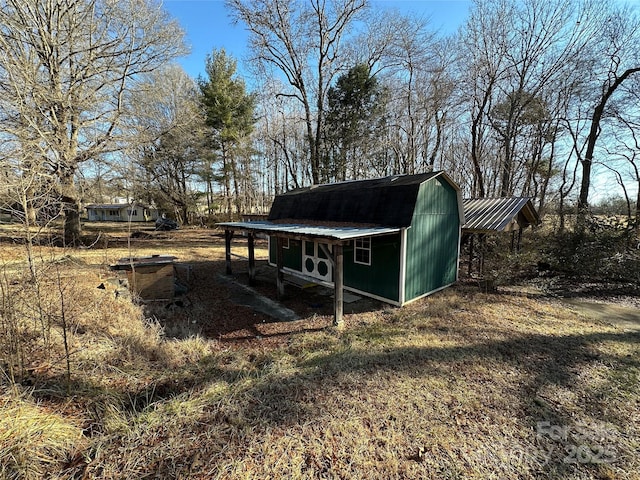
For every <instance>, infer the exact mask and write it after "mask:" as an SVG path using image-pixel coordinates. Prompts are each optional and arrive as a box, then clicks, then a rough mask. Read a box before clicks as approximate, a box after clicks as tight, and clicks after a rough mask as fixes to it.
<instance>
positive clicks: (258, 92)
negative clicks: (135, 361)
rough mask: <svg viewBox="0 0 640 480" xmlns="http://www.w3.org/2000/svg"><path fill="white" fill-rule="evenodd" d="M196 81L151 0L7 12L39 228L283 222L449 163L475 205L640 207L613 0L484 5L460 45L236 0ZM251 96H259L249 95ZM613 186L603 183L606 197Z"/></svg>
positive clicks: (638, 65)
mask: <svg viewBox="0 0 640 480" xmlns="http://www.w3.org/2000/svg"><path fill="white" fill-rule="evenodd" d="M226 5H227V8H228V10H229V13H230V15H231V17H232V18H233V19H234V20H235V21H238V22H240V23H242V24H243V25H244V26H246V28H247V29H248V31H249V33H250V52H251V63H250V68H251V78H245V79H243V78H241V77H240V76H239V75H238V73H237V64H236V60H235V59H233V58H231V57H229V56H228V55H227V54H226V52H225V51H224V49H216V50H213V51H212V53H211V54H210V55H209V56H208V57H207V59H206V60H205V71H206V75H204V76H203V77H202V78H198V79H192V78H189V77H188V76H187V75H186V74H185V73H184V71H182V70H181V69H180V68H179V67H177V66H175V64H173V63H172V61H173V60H174V59H175V58H177V56H179V55H181V54H183V53H184V52H185V48H184V45H183V40H182V37H183V34H182V32H181V30H180V28H179V26H178V25H177V24H176V23H175V21H173V20H172V19H171V18H169V17H168V16H167V14H166V13H165V12H164V11H163V9H162V8H161V6H160V5H159V4H156V3H155V2H153V1H152V0H125V1H118V2H112V1H110V0H26V1H25V0H21V1H19V2H18V1H16V0H0V51H1V53H0V89H1V93H2V94H1V95H0V116H1V117H0V118H1V123H0V125H1V126H0V136H1V137H2V142H1V145H2V146H0V174H1V175H2V177H3V184H4V186H3V188H2V189H0V195H1V196H2V202H3V204H4V205H5V206H6V207H7V208H9V207H10V208H11V209H13V211H19V212H22V215H23V218H24V220H25V222H27V223H31V224H32V223H35V222H37V221H42V218H43V217H46V218H49V217H56V215H61V216H62V217H64V219H65V222H64V223H65V237H66V240H67V242H70V243H75V242H76V241H77V238H78V237H79V235H80V223H79V208H80V205H81V203H88V202H91V201H97V202H100V201H106V200H108V197H109V196H116V195H117V196H127V197H129V198H130V199H132V200H137V201H140V202H145V203H155V204H157V205H158V206H160V207H161V209H162V210H164V211H165V212H167V213H168V214H170V215H171V216H175V217H176V218H177V219H178V220H179V221H180V222H183V223H184V222H189V221H193V220H194V218H196V217H197V216H199V215H217V216H219V217H220V216H232V215H237V214H238V212H259V211H265V210H266V209H268V207H269V205H270V200H271V198H272V197H273V195H274V194H277V193H281V192H283V191H286V190H288V189H290V188H295V187H300V186H303V185H309V184H311V183H321V182H330V181H344V180H350V179H360V178H368V177H376V176H384V175H392V174H403V173H418V172H425V171H430V170H439V169H443V170H446V171H447V172H448V173H449V174H450V175H451V176H452V177H453V178H454V179H455V180H456V181H457V182H458V183H459V184H460V185H461V187H462V188H463V191H464V195H465V196H475V197H484V196H509V195H526V196H533V197H535V198H536V203H537V205H538V206H539V207H540V208H541V209H543V210H544V209H545V207H547V205H549V204H551V203H552V204H553V205H554V207H558V208H559V209H560V210H561V211H565V212H568V211H575V209H576V208H577V209H579V210H581V211H586V210H587V208H588V206H589V200H590V197H589V194H590V193H593V191H594V185H593V181H594V179H596V178H603V177H602V176H599V177H594V172H596V173H597V172H600V173H602V172H605V173H606V172H609V176H608V177H607V178H610V179H615V182H616V185H609V186H608V187H607V188H608V189H609V190H608V191H609V192H613V191H619V192H620V193H622V194H624V195H625V197H626V199H627V206H628V212H629V214H630V215H631V214H633V213H635V214H637V213H638V208H639V207H640V194H637V193H636V192H637V191H638V190H639V189H638V186H639V185H640V173H639V172H640V169H639V167H640V165H639V164H640V158H639V152H640V138H639V135H640V133H639V130H638V128H639V127H640V109H639V108H638V105H639V102H638V100H639V98H638V92H639V91H640V89H639V88H638V87H639V86H640V84H639V82H640V17H639V15H638V13H637V11H636V10H635V9H634V8H633V7H632V6H627V5H625V4H623V3H620V2H617V1H615V0H604V1H593V0H584V1H578V2H577V1H575V0H524V1H520V0H477V1H476V2H475V3H474V5H473V6H472V8H471V11H470V14H469V17H468V19H467V21H466V22H465V24H464V25H462V26H461V27H460V29H459V30H458V31H457V32H455V33H453V34H449V35H443V34H440V33H438V32H436V31H434V30H433V29H432V27H431V26H430V24H429V22H428V21H427V19H421V18H416V17H408V16H404V15H402V14H400V13H397V12H395V13H390V12H389V11H388V10H384V11H383V10H381V9H379V8H376V5H375V4H370V3H369V2H368V1H367V0H304V1H298V2H292V1H289V0H227V3H226ZM247 85H251V88H250V89H249V88H248V87H247ZM597 187H598V188H600V189H601V188H602V186H597Z"/></svg>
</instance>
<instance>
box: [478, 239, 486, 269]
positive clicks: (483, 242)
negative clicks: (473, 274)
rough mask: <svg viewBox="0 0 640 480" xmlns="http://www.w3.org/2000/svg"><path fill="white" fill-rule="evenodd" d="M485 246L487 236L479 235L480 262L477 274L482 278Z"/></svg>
mask: <svg viewBox="0 0 640 480" xmlns="http://www.w3.org/2000/svg"><path fill="white" fill-rule="evenodd" d="M486 246H487V235H486V234H484V233H483V234H482V235H480V262H479V264H478V274H479V275H480V276H481V277H482V276H483V275H484V252H485V250H486Z"/></svg>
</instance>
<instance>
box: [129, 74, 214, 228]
mask: <svg viewBox="0 0 640 480" xmlns="http://www.w3.org/2000/svg"><path fill="white" fill-rule="evenodd" d="M131 100H132V103H133V104H134V105H135V107H134V109H135V110H134V112H135V117H134V118H135V120H136V121H135V123H132V124H130V127H131V128H135V130H136V131H138V132H139V136H140V138H141V139H142V140H144V143H143V144H142V145H141V146H140V147H139V148H138V149H137V155H136V156H135V157H134V158H136V165H137V166H138V167H139V171H138V172H132V171H131V168H129V165H126V164H125V165H123V166H122V168H124V170H125V171H124V172H123V174H124V175H128V176H129V177H130V180H132V181H133V180H135V185H134V192H133V194H134V196H135V197H136V198H137V199H140V200H147V199H153V200H155V202H156V203H157V204H158V205H162V206H164V207H165V208H166V209H171V210H173V211H174V212H175V216H176V219H177V220H178V221H179V222H181V223H188V222H189V216H190V214H191V213H193V212H194V210H195V208H196V200H197V197H198V192H197V191H196V190H195V189H194V188H192V183H193V180H194V179H195V177H196V176H197V173H198V172H199V171H200V170H201V169H202V167H203V165H204V164H205V161H206V159H207V152H206V150H205V139H206V131H205V119H204V112H203V111H202V109H201V107H200V103H199V91H198V86H197V85H196V83H195V82H194V81H193V79H191V78H190V77H189V76H188V75H187V74H186V73H185V72H184V71H183V70H182V68H180V67H178V66H176V65H169V66H167V67H165V68H163V69H161V70H158V71H156V72H153V73H152V74H149V75H145V76H144V78H143V79H142V78H141V81H140V82H139V88H138V89H137V91H136V92H134V93H133V94H132V99H131ZM127 170H128V172H127Z"/></svg>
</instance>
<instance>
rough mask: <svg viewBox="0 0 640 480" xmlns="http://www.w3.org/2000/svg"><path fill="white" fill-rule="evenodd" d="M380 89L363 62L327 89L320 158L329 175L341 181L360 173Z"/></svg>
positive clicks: (378, 109)
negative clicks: (324, 149) (323, 147)
mask: <svg viewBox="0 0 640 480" xmlns="http://www.w3.org/2000/svg"><path fill="white" fill-rule="evenodd" d="M383 93H384V92H383V89H382V88H381V87H380V85H379V84H378V81H377V79H376V78H375V77H374V76H372V75H371V71H370V69H369V67H368V66H367V65H365V64H359V65H356V66H355V67H352V68H351V69H350V70H349V71H348V72H347V73H345V74H343V75H341V76H340V77H338V80H337V82H336V85H335V86H334V87H331V88H330V89H329V92H328V94H327V103H328V111H327V119H326V125H325V141H326V142H327V148H326V154H325V162H324V163H325V170H326V173H325V176H326V177H328V178H329V179H335V180H338V181H341V180H346V179H347V177H348V176H353V177H354V178H355V177H359V176H362V175H363V169H364V168H366V166H365V165H364V164H362V160H363V159H364V158H366V157H367V155H366V154H367V153H371V151H370V150H371V149H372V145H373V144H375V131H376V127H377V125H378V121H379V119H380V113H381V110H382V109H381V107H380V100H381V96H382V95H383ZM349 171H350V172H351V175H349V173H348V172H349Z"/></svg>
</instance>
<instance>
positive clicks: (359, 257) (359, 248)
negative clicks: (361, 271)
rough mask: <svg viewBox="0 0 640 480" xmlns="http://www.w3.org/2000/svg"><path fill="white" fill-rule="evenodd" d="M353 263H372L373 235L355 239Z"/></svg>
mask: <svg viewBox="0 0 640 480" xmlns="http://www.w3.org/2000/svg"><path fill="white" fill-rule="evenodd" d="M353 263H359V264H361V265H371V237H365V238H356V239H355V240H354V249H353Z"/></svg>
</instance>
